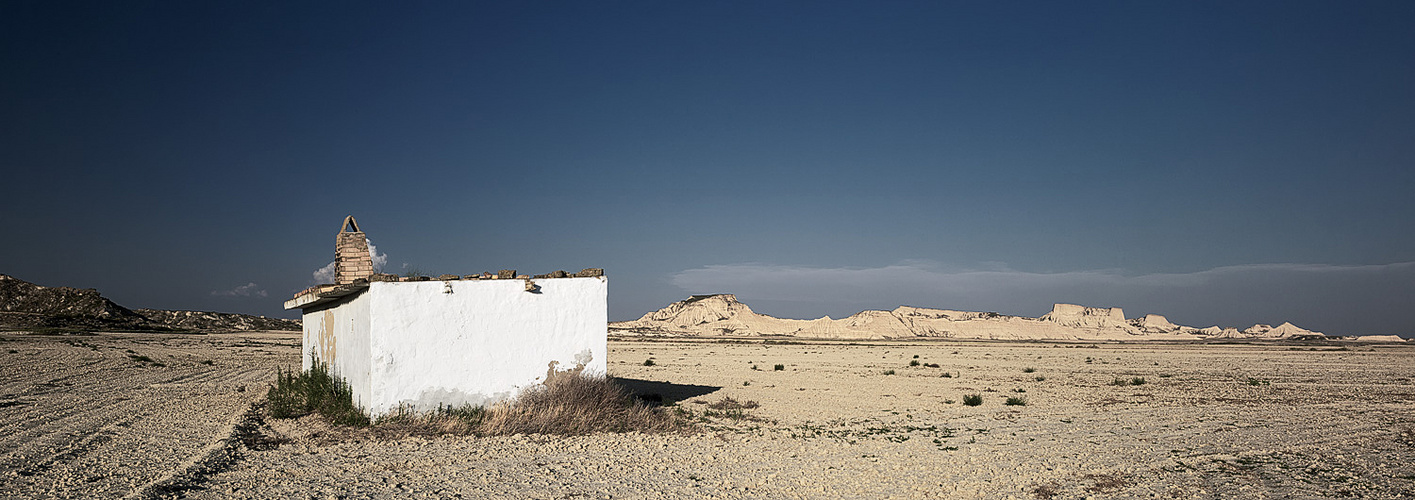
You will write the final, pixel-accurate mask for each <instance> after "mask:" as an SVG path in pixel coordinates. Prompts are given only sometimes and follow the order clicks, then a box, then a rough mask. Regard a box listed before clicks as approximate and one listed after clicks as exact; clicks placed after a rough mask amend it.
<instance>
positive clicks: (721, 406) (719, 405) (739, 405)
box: [708, 397, 760, 410]
mask: <svg viewBox="0 0 1415 500" xmlns="http://www.w3.org/2000/svg"><path fill="white" fill-rule="evenodd" d="M757 406H760V405H758V404H757V402H756V401H738V400H736V399H733V398H730V397H724V398H722V400H721V401H717V402H715V403H711V404H709V405H708V408H712V409H714V410H750V409H752V408H756V407H757Z"/></svg>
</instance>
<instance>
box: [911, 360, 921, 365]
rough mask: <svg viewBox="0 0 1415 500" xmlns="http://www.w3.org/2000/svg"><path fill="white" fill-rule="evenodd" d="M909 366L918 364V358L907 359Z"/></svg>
mask: <svg viewBox="0 0 1415 500" xmlns="http://www.w3.org/2000/svg"><path fill="white" fill-rule="evenodd" d="M909 366H919V360H917V359H911V360H909Z"/></svg>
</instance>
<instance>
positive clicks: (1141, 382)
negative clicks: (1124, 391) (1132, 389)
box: [1130, 377, 1145, 385]
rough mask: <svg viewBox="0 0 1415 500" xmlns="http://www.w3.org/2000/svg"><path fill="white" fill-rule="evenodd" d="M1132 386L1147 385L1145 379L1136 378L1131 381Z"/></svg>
mask: <svg viewBox="0 0 1415 500" xmlns="http://www.w3.org/2000/svg"><path fill="white" fill-rule="evenodd" d="M1130 385H1145V377H1135V378H1132V379H1130Z"/></svg>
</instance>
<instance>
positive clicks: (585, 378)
mask: <svg viewBox="0 0 1415 500" xmlns="http://www.w3.org/2000/svg"><path fill="white" fill-rule="evenodd" d="M689 428H690V425H689V424H688V422H686V421H684V420H683V419H682V418H680V417H679V416H677V415H675V414H673V413H671V412H668V411H664V410H662V409H659V408H654V407H652V406H649V405H647V404H644V403H643V402H640V401H636V400H635V399H634V398H633V397H632V396H630V395H629V392H628V391H627V390H625V389H624V388H623V387H622V386H620V385H618V384H615V383H614V382H612V381H610V380H609V379H607V378H606V377H603V376H589V375H583V374H579V373H560V374H556V375H555V376H552V377H550V379H549V380H546V382H545V384H544V385H541V386H537V387H533V388H530V389H527V390H526V391H525V392H522V393H521V394H520V396H517V397H516V398H515V399H513V400H511V401H505V402H501V403H498V404H496V405H494V406H492V407H491V408H490V409H488V410H486V415H485V418H483V419H482V420H481V421H480V422H479V425H478V426H477V429H476V433H477V434H480V435H483V436H498V435H511V434H557V435H567V436H573V435H580V434H592V433H596V432H631V431H638V432H645V433H657V432H677V431H684V430H687V429H689Z"/></svg>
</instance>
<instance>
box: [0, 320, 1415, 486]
mask: <svg viewBox="0 0 1415 500" xmlns="http://www.w3.org/2000/svg"><path fill="white" fill-rule="evenodd" d="M240 339H241V338H240V337H217V336H208V337H193V338H190V339H178V338H173V337H153V336H145V337H138V338H132V337H109V336H104V337H100V338H98V339H96V340H95V339H93V338H87V339H67V340H70V341H73V340H82V341H84V342H87V343H89V344H93V345H96V346H98V347H97V349H98V350H97V351H94V350H93V349H91V348H89V347H84V346H82V345H78V346H73V345H68V344H66V343H65V339H31V338H24V339H16V338H15V337H8V338H7V341H6V342H3V343H0V349H3V348H8V349H12V350H18V351H19V353H12V354H9V355H8V356H10V357H8V358H6V359H7V362H6V363H5V368H4V370H5V372H4V373H5V376H6V378H5V382H4V386H3V387H4V391H5V392H6V394H9V395H7V396H5V399H4V401H6V406H4V407H0V418H3V420H0V422H3V425H4V428H3V429H0V431H3V433H4V436H3V437H0V446H3V447H4V448H3V449H4V451H5V453H6V458H5V460H6V461H5V464H6V465H5V467H6V468H7V472H6V473H7V474H8V475H6V476H3V477H5V480H4V486H3V489H0V496H8V495H33V494H43V493H45V492H46V491H51V490H52V493H51V495H54V496H75V494H76V493H78V492H83V491H88V489H90V488H91V489H92V491H95V492H98V493H100V494H103V495H105V496H121V495H124V494H128V493H136V494H139V495H142V494H164V493H170V494H178V495H186V496H190V497H195V498H246V497H253V498H269V497H297V498H343V497H348V498H358V497H367V496H375V497H386V496H399V497H461V498H696V497H715V498H840V497H848V498H972V497H989V498H1009V497H1014V498H1083V497H1090V498H1136V497H1139V498H1150V497H1158V498H1331V497H1358V498H1403V497H1406V498H1408V497H1415V349H1412V348H1411V347H1409V346H1361V347H1351V348H1349V350H1337V348H1333V347H1306V346H1262V345H1139V344H1100V345H1094V344H1091V345H1087V344H1075V345H1071V344H1040V343H983V342H917V341H915V342H910V343H902V342H900V343H895V342H869V343H863V342H862V343H850V342H833V343H816V344H774V345H767V344H760V343H712V342H696V343H694V342H662V343H658V342H629V341H624V342H619V341H616V342H611V344H610V371H611V374H612V375H615V376H618V377H622V378H623V379H625V381H626V383H627V384H629V385H630V386H632V387H633V388H634V389H635V390H636V391H638V392H639V393H641V394H645V395H656V396H657V397H661V398H662V399H663V400H664V403H665V404H676V405H677V406H679V407H681V408H683V409H685V410H687V411H689V412H691V413H692V414H693V415H694V418H695V419H696V420H699V422H700V425H701V427H702V431H701V432H698V433H695V434H689V435H654V436H645V435H639V434H626V435H596V436H582V437H573V438H556V437H547V436H513V437H498V438H473V437H451V436H444V437H437V438H432V439H422V438H408V439H403V440H399V441H392V442H389V441H372V440H369V439H367V438H361V437H359V436H358V435H354V436H352V437H350V436H349V435H341V434H340V433H337V432H330V431H329V430H328V429H327V428H326V427H325V426H323V425H321V424H320V423H319V422H317V421H316V420H314V419H310V418H306V419H300V420H270V421H268V422H266V423H265V425H264V426H262V427H260V428H258V429H255V430H252V429H250V428H246V430H245V431H240V430H239V429H237V430H236V431H234V432H233V431H232V430H231V429H232V426H233V425H234V424H233V423H240V422H242V418H243V417H242V416H243V414H244V413H243V412H244V411H245V406H243V405H248V404H249V403H250V402H251V401H252V400H253V398H252V391H247V392H244V393H241V392H235V390H234V388H233V387H234V386H237V385H239V384H245V385H249V386H254V385H256V384H260V383H261V382H259V381H260V380H262V377H268V376H269V375H268V374H269V372H270V370H272V369H273V367H274V366H276V365H282V364H283V365H291V364H294V363H296V362H297V361H298V359H297V356H298V354H297V352H298V351H297V349H296V347H294V346H293V343H292V339H293V337H286V338H284V339H247V340H240ZM252 341H254V342H261V344H259V345H258V346H256V345H253V346H250V347H241V345H243V343H244V342H252ZM103 342H107V343H111V345H110V344H103ZM139 342H141V343H139ZM273 343H280V344H279V345H272V344H273ZM164 344H165V345H164ZM125 346H127V347H125ZM130 347H131V348H133V349H134V350H136V351H139V352H144V353H146V352H147V351H144V350H143V349H149V350H150V351H152V352H154V353H157V354H158V355H157V356H153V355H152V354H148V355H149V356H152V357H154V358H159V356H163V357H164V358H161V359H170V360H171V362H167V364H168V366H167V367H161V368H154V367H151V366H133V365H135V364H136V363H135V362H133V361H131V360H130V359H129V358H128V357H127V356H126V353H125V351H124V349H127V348H130ZM260 351H264V352H260ZM914 356H918V358H914ZM207 357H210V358H211V359H214V360H215V365H214V366H213V367H207V366H205V365H200V364H198V362H199V360H200V359H207ZM650 358H652V359H653V360H654V361H655V364H654V366H644V361H645V360H647V359H650ZM85 360H86V361H85ZM914 360H917V361H919V363H920V366H912V367H911V366H909V364H910V362H911V361H914ZM86 363H87V364H86ZM227 363H231V364H230V365H226V364H227ZM237 363H246V364H244V365H240V366H237V365H236V364H237ZM777 364H780V365H783V366H782V367H783V370H781V371H776V370H774V365H777ZM925 364H938V365H939V367H938V368H932V367H927V366H924V365H925ZM223 365H225V366H223ZM753 366H755V367H757V369H756V370H754V369H752V367H753ZM1028 369H1032V371H1030V372H1029V371H1027V370H1028ZM221 370H225V371H221ZM889 370H893V371H894V373H893V374H892V375H886V372H887V371H889ZM98 372H103V373H106V374H108V375H106V376H104V375H101V374H100V373H98ZM164 373H165V374H166V375H163V374H164ZM944 373H949V374H951V375H953V376H952V377H947V378H945V377H942V376H941V375H942V374H944ZM182 377H189V378H182ZM1137 377H1142V378H1144V379H1145V383H1144V384H1142V385H1125V386H1117V385H1112V383H1113V381H1115V380H1116V379H1117V378H1122V379H1125V380H1133V379H1135V378H1137ZM190 378H197V379H200V380H198V381H193V382H185V381H187V380H189V379H190ZM1039 378H1040V380H1039ZM66 383H69V384H72V385H68V386H66V385H64V384H66ZM46 384H48V385H46ZM164 384H176V385H174V386H170V387H169V386H167V385H164ZM260 392H263V391H260ZM965 394H981V395H982V397H983V404H982V405H980V406H975V407H974V406H964V405H963V404H962V403H961V401H962V399H963V396H964V395H965ZM725 397H731V398H734V399H737V400H740V401H755V402H756V403H758V404H759V405H760V406H759V407H757V408H753V409H748V410H741V411H739V412H731V411H714V410H710V409H709V405H708V404H706V403H711V402H717V401H721V400H722V399H723V398H725ZM1008 397H1025V398H1026V400H1027V404H1026V405H1025V406H1008V405H1005V404H1004V401H1005V400H1006V399H1007V398H1008ZM10 401H21V402H20V403H16V404H9V402H10ZM710 412H711V413H710ZM86 415H87V416H86ZM245 421H246V422H247V423H250V421H249V419H246V420H245ZM120 423H126V425H120ZM247 427H249V426H247ZM222 429H225V432H230V434H228V435H222V432H223V430H222ZM242 432H245V433H244V434H243V433H242ZM253 433H254V434H259V435H263V436H267V437H270V438H284V439H290V440H291V441H290V442H287V443H284V444H282V445H280V446H278V447H272V446H245V445H243V444H242V443H250V442H268V440H266V441H259V440H253V439H227V441H225V443H226V444H228V445H230V444H232V443H235V444H236V445H237V446H233V447H234V448H236V449H235V450H234V451H233V452H232V453H230V454H228V455H225V456H229V457H230V458H229V459H222V460H211V459H203V458H202V457H209V456H213V450H214V449H219V448H220V446H219V445H218V443H219V441H216V440H219V439H222V438H230V437H231V436H237V437H241V436H244V437H246V438H249V437H250V436H251V435H252V434H253ZM341 436H342V437H341ZM214 455H216V456H222V455H220V454H219V453H216V454H214ZM41 464H47V465H41ZM194 469H195V472H194V471H193V470H194ZM94 478H97V479H94ZM174 478H175V479H174ZM90 481H92V482H90ZM163 481H167V482H166V483H164V482H163ZM154 483H158V484H165V485H168V486H165V487H161V488H154V487H152V486H151V485H152V484H154ZM144 486H146V489H144Z"/></svg>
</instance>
